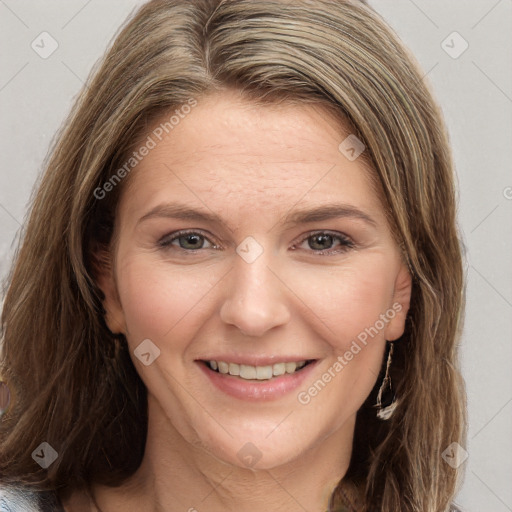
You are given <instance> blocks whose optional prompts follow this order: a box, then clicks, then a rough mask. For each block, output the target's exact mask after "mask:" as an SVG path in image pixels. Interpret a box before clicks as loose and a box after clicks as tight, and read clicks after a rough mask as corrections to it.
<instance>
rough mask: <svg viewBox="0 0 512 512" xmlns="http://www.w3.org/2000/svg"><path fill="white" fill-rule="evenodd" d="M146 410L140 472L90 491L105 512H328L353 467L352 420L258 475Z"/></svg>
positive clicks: (156, 410)
mask: <svg viewBox="0 0 512 512" xmlns="http://www.w3.org/2000/svg"><path fill="white" fill-rule="evenodd" d="M148 405H149V418H150V421H149V422H148V436H147V442H146V449H145V453H144V459H143V461H142V464H141V466H140V467H139V469H138V470H137V471H136V473H135V474H134V475H133V476H132V477H131V478H130V479H129V480H128V481H127V482H126V483H124V484H123V485H121V486H120V487H118V488H108V487H104V486H97V487H95V488H94V495H95V498H96V501H97V504H98V506H99V508H100V510H101V511H103V512H110V510H125V511H127V512H131V511H135V510H136V511H140V512H171V511H172V512H174V511H183V512H204V511H208V512H227V511H236V512H267V511H268V510H279V511H280V512H296V511H297V510H308V511H311V512H325V511H326V510H327V507H328V502H329V498H330V495H331V493H332V492H333V490H334V488H335V487H336V485H337V484H338V482H339V481H340V480H341V479H342V478H343V476H344V475H345V473H346V471H347V468H348V465H349V462H350V456H351V452H352V441H353V433H354V426H355V416H353V417H351V418H349V419H348V420H347V422H346V423H345V424H344V425H343V426H342V427H341V428H340V429H339V430H337V431H336V432H335V434H332V435H330V436H328V437H326V438H325V439H322V440H321V441H320V442H319V443H317V444H316V445H315V446H313V447H310V448H309V449H308V450H306V451H304V452H301V453H300V454H299V455H298V456H297V457H295V458H293V460H290V461H288V462H286V463H284V464H282V465H280V466H277V467H274V468H271V469H266V470H257V469H251V468H245V467H238V466H234V465H231V464H227V463H225V462H223V461H221V460H219V459H217V458H215V457H214V456H212V455H211V454H209V453H208V452H207V451H205V450H204V449H203V448H202V447H200V446H196V445H194V444H192V443H190V442H188V441H187V440H185V439H184V438H183V437H182V436H181V435H180V434H179V432H177V431H176V429H174V428H173V426H172V424H171V423H170V422H169V420H168V419H167V417H166V416H165V414H164V412H163V411H162V410H161V409H160V407H159V405H158V403H157V402H156V401H155V400H152V399H151V397H148Z"/></svg>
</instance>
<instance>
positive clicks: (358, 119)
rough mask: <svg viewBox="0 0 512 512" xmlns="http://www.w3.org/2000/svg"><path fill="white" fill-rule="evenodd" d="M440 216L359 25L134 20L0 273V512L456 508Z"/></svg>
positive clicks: (452, 263) (410, 80)
mask: <svg viewBox="0 0 512 512" xmlns="http://www.w3.org/2000/svg"><path fill="white" fill-rule="evenodd" d="M455 210H456V205H455V199H454V185H453V170H452V162H451V157H450V151H449V147H448V143H447V137H446V134H445V131H444V127H443V123H442V119H441V116H440V113H439V110H438V108H437V106H436V104H435V102H434V101H433V99H432V97H431V95H430V93H429V92H428V90H427V89H426V88H425V85H424V84H423V83H422V81H421V73H420V72H419V71H418V70H417V68H416V65H415V64H414V63H413V61H412V59H411V57H410V56H409V55H408V54H407V52H406V51H405V50H404V48H403V47H402V46H401V44H400V42H399V41H398V40H397V38H396V36H395V35H394V34H393V33H392V31H391V30H390V29H389V28H388V27H387V26H386V25H385V24H384V22H383V21H382V20H381V19H380V18H379V17H378V16H377V15H376V14H375V13H374V12H373V11H372V10H371V9H370V8H369V7H367V6H366V5H364V4H363V3H361V2H349V1H342V0H340V1H332V0H331V1H328V0H314V1H313V0H294V1H292V2H275V1H265V0H229V1H219V0H197V1H195V2H188V1H185V0H172V1H170V0H152V1H150V2H148V3H147V4H146V5H144V6H143V7H142V8H141V9H140V10H139V11H138V12H137V13H136V14H135V16H134V17H133V18H132V19H131V20H129V22H128V23H127V25H126V26H125V27H124V29H123V30H122V32H121V33H120V34H119V35H118V37H117V38H116V40H115V42H114V44H113V46H112V48H110V49H109V50H108V52H107V54H106V56H105V58H104V59H103V61H102V62H101V64H100V66H99V67H98V69H97V70H96V72H95V74H94V76H93V77H92V78H91V80H90V82H89V83H88V86H87V88H86V89H84V91H83V92H82V94H81V96H80V97H79V99H78V101H77V103H76V106H75V108H74V110H73V112H72V114H71V116H70V118H69V121H68V123H67V124H66V126H65V127H64V128H63V130H62V132H61V133H60V137H59V140H58V142H57V143H56V146H55V147H54V148H53V152H52V156H51V159H50V160H49V162H48V165H47V170H46V174H45V176H44V178H43V180H42V182H41V184H40V186H39V190H38V193H37V196H36V197H35V200H34V204H33V207H32V211H31V216H30V219H29V222H28V225H27V228H26V234H25V237H24V241H23V244H22V246H21V248H20V251H19V253H18V255H17V258H16V261H15V263H14V266H13V271H12V275H11V277H10V283H9V288H8V293H7V296H6V299H5V303H4V307H3V316H2V339H3V353H2V366H1V375H2V378H3V380H4V381H5V382H6V384H7V385H8V387H9V390H10V405H9V407H8V409H7V410H6V412H5V414H4V415H3V417H2V421H1V433H2V437H1V443H0V481H1V482H3V485H4V487H5V490H4V497H3V499H4V502H5V504H6V506H8V507H11V509H12V508H13V507H14V506H15V505H14V504H15V503H16V500H20V499H23V497H24V495H23V492H25V493H26V494H25V496H26V502H25V503H26V504H25V505H20V506H21V507H25V508H24V510H25V509H27V508H28V506H29V505H27V503H30V504H31V505H30V506H33V507H34V508H35V509H36V510H38V509H41V510H65V511H67V512H74V511H82V510H87V511H96V510H98V511H103V512H109V511H114V510H121V509H122V510H127V511H131V510H137V511H145V510H148V511H157V510H158V511H159V510H188V511H194V510H197V511H199V512H200V511H201V510H208V511H214V512H216V511H221V510H237V511H245V510H247V511H249V510H250V511H253V512H254V511H259V510H261V511H263V510H265V511H267V510H280V511H285V510H290V511H292V510H293V511H295V510H311V511H313V510H315V511H319V512H320V511H321V512H323V511H325V510H330V511H334V510H343V511H347V510H349V511H356V510H357V511H368V512H369V511H375V510H379V511H386V512H391V511H393V512H395V511H398V510H401V511H411V512H412V511H415V512H420V511H421V512H425V511H436V512H437V511H439V512H440V511H447V510H455V509H454V508H453V506H452V505H450V503H451V501H452V499H453V497H454V495H455V493H456V490H457V486H458V482H459V471H460V468H461V467H463V466H461V465H460V464H454V463H448V462H447V460H448V461H449V462H450V457H451V462H453V458H454V457H455V458H456V456H457V451H456V448H457V447H460V446H463V445H464V444H465V443H464V442H465V407H464V389H463V383H462V379H461V376H460V373H459V370H458V363H457V351H456V348H457V339H458V336H459V333H460V328H461V319H462V312H463V293H462V290H463V272H462V265H461V251H460V245H459V241H458V237H457V231H456V222H455ZM34 269H37V272H34ZM41 299H43V300H41ZM454 447H455V448H454ZM447 450H448V452H447ZM446 453H449V454H450V457H447V456H446ZM36 491H37V492H36ZM43 501H44V503H43Z"/></svg>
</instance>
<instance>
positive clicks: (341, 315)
mask: <svg viewBox="0 0 512 512" xmlns="http://www.w3.org/2000/svg"><path fill="white" fill-rule="evenodd" d="M387 263H388V262H387V261H386V260H385V259H382V258H381V259H378V258H372V259H370V258H368V261H364V260H363V259H362V258H360V260H359V261H357V262H354V264H347V265H343V266H342V265H340V266H339V267H330V268H329V269H326V268H325V269H316V270H315V271H312V272H297V273H296V275H295V277H294V276H292V275H289V276H288V277H287V279H288V281H289V282H292V281H291V280H293V283H294V285H293V288H294V290H295V291H296V293H297V295H298V296H299V297H300V298H301V299H302V300H303V302H304V303H305V304H306V305H307V306H308V310H309V312H307V311H306V314H307V315H309V319H310V322H315V324H317V325H318V326H319V327H318V328H319V329H320V331H321V332H323V333H325V338H326V339H328V340H329V343H330V344H331V345H332V347H333V348H335V349H336V350H337V351H345V350H347V348H348V346H350V343H351V341H352V340H353V339H356V338H357V337H358V336H360V335H361V336H360V337H361V338H364V333H367V331H368V330H371V332H372V334H373V336H372V338H375V339H379V338H382V337H383V335H384V327H385V326H386V325H387V323H389V322H384V323H383V321H382V320H381V318H382V317H381V315H385V314H386V312H387V311H389V308H390V305H391V304H390V303H391V298H392V295H393V279H392V274H393V272H392V269H391V266H390V265H388V264H387ZM375 328H376V329H377V330H378V331H379V332H378V335H377V334H375Z"/></svg>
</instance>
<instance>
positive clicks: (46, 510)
mask: <svg viewBox="0 0 512 512" xmlns="http://www.w3.org/2000/svg"><path fill="white" fill-rule="evenodd" d="M0 512H65V510H64V508H63V507H62V504H61V503H60V500H59V499H58V497H57V496H56V494H55V493H52V492H36V491H33V490H29V489H24V488H22V487H4V488H0ZM450 512H462V511H461V510H460V509H458V508H457V507H456V506H455V505H452V506H451V507H450Z"/></svg>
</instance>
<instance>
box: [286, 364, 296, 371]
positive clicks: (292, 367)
mask: <svg viewBox="0 0 512 512" xmlns="http://www.w3.org/2000/svg"><path fill="white" fill-rule="evenodd" d="M284 366H285V368H286V373H293V372H294V371H295V370H296V369H297V363H285V365H284Z"/></svg>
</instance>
